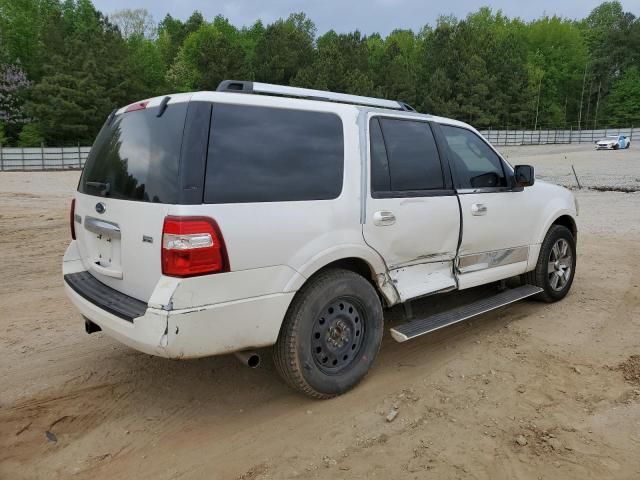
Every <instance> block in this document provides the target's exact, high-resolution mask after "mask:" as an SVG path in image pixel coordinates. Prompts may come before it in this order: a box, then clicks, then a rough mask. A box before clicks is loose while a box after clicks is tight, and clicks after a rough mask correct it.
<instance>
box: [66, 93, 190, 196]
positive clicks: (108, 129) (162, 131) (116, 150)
mask: <svg viewBox="0 0 640 480" xmlns="http://www.w3.org/2000/svg"><path fill="white" fill-rule="evenodd" d="M186 111H187V103H176V104H170V105H168V107H167V109H166V110H165V111H164V113H163V115H162V116H161V117H157V113H158V107H153V108H147V109H143V110H137V111H133V112H127V113H122V114H120V115H116V116H115V117H114V118H113V119H112V120H111V122H108V121H107V123H105V124H104V126H103V127H102V130H100V133H99V134H98V137H97V138H96V140H95V142H94V144H93V148H92V149H91V152H90V153H89V156H88V158H87V162H86V165H85V167H84V171H83V172H82V177H81V178H80V184H79V186H78V191H80V192H81V193H86V194H89V195H96V196H107V197H112V198H119V199H124V200H137V201H142V202H157V203H177V202H178V191H179V187H178V170H179V165H180V148H181V145H182V132H183V129H184V122H185V117H186Z"/></svg>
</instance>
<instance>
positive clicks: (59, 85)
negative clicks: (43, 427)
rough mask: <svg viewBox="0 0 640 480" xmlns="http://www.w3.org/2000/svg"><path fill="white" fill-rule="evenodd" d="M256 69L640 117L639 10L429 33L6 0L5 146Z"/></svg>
mask: <svg viewBox="0 0 640 480" xmlns="http://www.w3.org/2000/svg"><path fill="white" fill-rule="evenodd" d="M224 79H246V80H255V81H262V82H268V83H277V84H285V85H294V86H301V87H308V88H316V89H322V90H332V91H337V92H345V93H352V94H358V95H367V96H376V97H384V98H390V99H398V100H402V101H404V102H407V103H409V104H411V105H413V106H414V107H415V108H416V109H417V110H418V111H421V112H427V113H432V114H435V115H441V116H447V117H453V118H456V119H459V120H463V121H466V122H469V123H471V124H473V125H474V126H476V127H478V128H486V127H492V126H493V127H494V128H498V127H500V128H505V127H506V128H539V127H541V126H544V127H550V128H558V127H564V126H565V125H568V124H572V125H573V126H574V128H594V127H598V126H601V127H604V126H605V125H606V126H630V125H632V124H634V123H635V124H636V125H637V124H640V20H639V19H638V18H637V17H636V16H635V15H634V14H632V13H631V12H625V11H624V9H623V7H622V5H621V4H620V2H617V1H612V2H604V3H602V4H601V5H600V6H598V7H596V8H595V9H594V10H593V11H592V12H591V13H590V14H589V15H588V16H587V17H586V18H584V19H581V20H572V19H566V18H561V17H557V16H543V17H541V18H538V19H535V20H531V21H523V20H521V19H519V18H509V17H507V16H505V15H504V14H503V13H502V12H500V11H492V10H491V9H489V8H487V7H483V8H480V9H479V10H477V11H475V12H472V13H470V14H468V15H467V16H466V18H464V19H459V18H456V17H453V16H442V17H440V18H439V19H438V20H437V22H436V24H435V25H425V26H424V27H423V28H422V29H421V30H420V31H418V32H414V31H412V30H406V29H396V30H393V31H392V32H391V33H390V34H389V35H387V36H382V35H380V34H377V33H373V34H370V35H364V34H362V33H361V32H359V31H353V32H349V33H337V32H335V31H333V30H330V31H328V32H326V33H323V34H322V35H318V32H317V30H316V26H315V25H314V23H313V21H312V20H311V19H310V18H308V17H307V16H306V15H305V14H304V13H294V14H291V15H290V16H289V17H288V18H286V19H284V18H283V19H279V20H277V21H275V22H273V23H270V24H267V25H265V24H264V23H263V22H261V21H257V22H255V23H254V24H253V25H250V26H242V27H237V26H235V25H233V24H231V23H230V22H229V21H228V20H227V19H226V18H224V17H222V16H217V17H215V18H214V19H213V20H212V21H208V20H207V19H205V18H204V17H203V16H202V14H200V13H199V12H194V13H193V14H192V15H191V16H190V17H189V18H188V19H187V20H185V21H183V20H180V19H177V18H173V17H172V16H171V15H166V16H165V18H164V19H162V21H160V22H159V23H155V22H154V20H153V18H152V17H151V15H150V14H149V13H148V12H147V11H146V10H143V9H137V10H122V11H119V12H116V13H114V14H112V15H110V16H107V15H105V14H103V13H102V12H100V11H98V10H97V9H96V8H95V7H94V5H93V4H92V3H91V1H90V0H21V1H19V2H17V1H15V0H0V144H5V145H23V146H32V145H40V143H41V142H44V143H46V144H48V145H70V144H73V145H75V144H77V143H82V144H90V143H92V141H93V138H94V137H95V135H96V134H97V132H98V130H99V129H100V127H101V125H102V123H103V122H104V119H105V118H106V117H107V115H108V114H109V112H111V111H112V110H113V109H114V108H116V107H120V106H123V105H126V104H128V103H131V102H133V101H135V100H140V99H144V98H148V97H151V96H155V95H162V94H166V93H170V92H183V91H192V90H212V89H215V88H216V86H217V85H218V83H219V82H220V81H221V80H224Z"/></svg>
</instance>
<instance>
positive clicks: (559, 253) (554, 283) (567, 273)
mask: <svg viewBox="0 0 640 480" xmlns="http://www.w3.org/2000/svg"><path fill="white" fill-rule="evenodd" d="M572 272H573V252H572V250H571V245H569V242H568V241H567V240H565V239H564V238H560V239H558V240H557V241H556V243H554V244H553V247H552V248H551V253H550V254H549V261H548V264H547V276H548V278H549V285H550V286H551V288H552V289H553V290H554V291H556V292H559V291H561V290H563V289H564V288H565V287H566V286H567V284H568V283H569V280H571V274H572Z"/></svg>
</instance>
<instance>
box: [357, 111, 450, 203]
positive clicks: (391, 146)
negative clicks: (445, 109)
mask: <svg viewBox="0 0 640 480" xmlns="http://www.w3.org/2000/svg"><path fill="white" fill-rule="evenodd" d="M370 132H371V133H370V137H371V184H372V185H371V187H372V192H373V193H374V195H375V194H376V193H385V192H398V193H399V192H420V191H425V190H441V189H444V179H443V176H442V166H441V164H440V157H439V156H438V149H437V147H436V142H435V139H434V137H433V133H432V131H431V127H430V126H429V124H428V123H426V122H418V121H412V120H399V119H392V118H373V119H372V120H371V122H370Z"/></svg>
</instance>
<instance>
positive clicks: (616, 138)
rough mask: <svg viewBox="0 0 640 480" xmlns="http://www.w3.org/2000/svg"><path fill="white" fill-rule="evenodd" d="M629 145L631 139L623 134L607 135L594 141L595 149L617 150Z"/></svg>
mask: <svg viewBox="0 0 640 480" xmlns="http://www.w3.org/2000/svg"><path fill="white" fill-rule="evenodd" d="M629 146H631V141H630V140H629V139H628V138H627V137H625V136H624V135H607V136H606V137H604V138H601V139H600V140H598V141H597V142H596V150H618V149H619V148H622V149H624V148H629Z"/></svg>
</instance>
